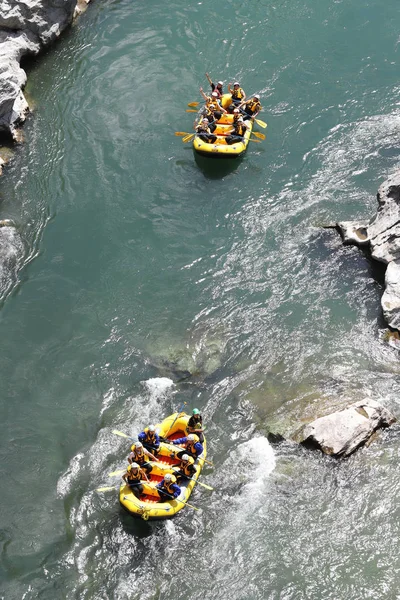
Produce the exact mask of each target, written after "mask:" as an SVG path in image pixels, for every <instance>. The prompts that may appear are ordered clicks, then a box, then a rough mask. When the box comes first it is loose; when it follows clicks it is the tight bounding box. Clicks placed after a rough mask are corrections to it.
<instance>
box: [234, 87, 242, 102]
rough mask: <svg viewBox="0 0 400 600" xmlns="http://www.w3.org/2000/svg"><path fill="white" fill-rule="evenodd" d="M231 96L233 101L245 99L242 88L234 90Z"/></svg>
mask: <svg viewBox="0 0 400 600" xmlns="http://www.w3.org/2000/svg"><path fill="white" fill-rule="evenodd" d="M231 96H232V99H233V100H241V99H242V98H243V97H244V91H243V90H242V88H238V89H237V90H235V88H233V90H232V92H231Z"/></svg>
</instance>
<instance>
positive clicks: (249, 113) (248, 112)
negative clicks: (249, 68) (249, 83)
mask: <svg viewBox="0 0 400 600" xmlns="http://www.w3.org/2000/svg"><path fill="white" fill-rule="evenodd" d="M238 108H239V109H241V110H242V112H243V119H244V121H248V119H254V118H255V117H256V116H257V115H258V113H259V112H260V110H261V109H262V106H261V104H260V96H259V95H258V94H255V95H254V96H253V97H252V98H250V100H247V101H245V102H242V103H241V104H239V107H238Z"/></svg>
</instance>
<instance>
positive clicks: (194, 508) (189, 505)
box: [182, 502, 200, 510]
mask: <svg viewBox="0 0 400 600" xmlns="http://www.w3.org/2000/svg"><path fill="white" fill-rule="evenodd" d="M182 504H186V506H188V507H189V508H193V510H200V509H199V508H196V506H193V504H189V502H182Z"/></svg>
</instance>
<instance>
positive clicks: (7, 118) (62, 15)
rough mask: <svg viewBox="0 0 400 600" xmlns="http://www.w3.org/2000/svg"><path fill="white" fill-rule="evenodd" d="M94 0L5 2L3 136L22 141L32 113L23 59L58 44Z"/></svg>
mask: <svg viewBox="0 0 400 600" xmlns="http://www.w3.org/2000/svg"><path fill="white" fill-rule="evenodd" d="M89 1H90V0H79V2H77V0H3V1H2V2H1V3H0V134H1V135H3V136H8V137H9V136H11V137H12V138H13V139H14V140H15V141H17V142H18V141H20V139H21V136H20V131H19V126H20V125H21V124H22V123H23V121H24V120H25V119H26V115H27V113H28V112H29V106H28V102H27V100H26V98H25V96H24V94H23V92H22V90H23V88H24V86H25V84H26V79H27V77H26V73H25V71H24V70H23V69H22V68H21V66H20V62H21V59H22V58H23V57H25V56H29V55H35V54H38V53H39V52H40V51H41V50H42V49H43V48H45V47H46V46H48V45H49V44H50V43H52V42H54V41H55V40H56V39H57V38H58V37H59V36H60V34H61V32H62V31H63V30H64V29H65V28H66V27H67V26H68V25H69V24H70V23H71V22H72V20H73V18H74V16H77V15H78V14H80V13H81V12H83V7H84V5H85V4H87V3H88V2H89Z"/></svg>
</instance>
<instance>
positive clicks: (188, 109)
mask: <svg viewBox="0 0 400 600" xmlns="http://www.w3.org/2000/svg"><path fill="white" fill-rule="evenodd" d="M186 112H195V113H197V112H199V111H198V110H194V109H191V108H187V109H186Z"/></svg>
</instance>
